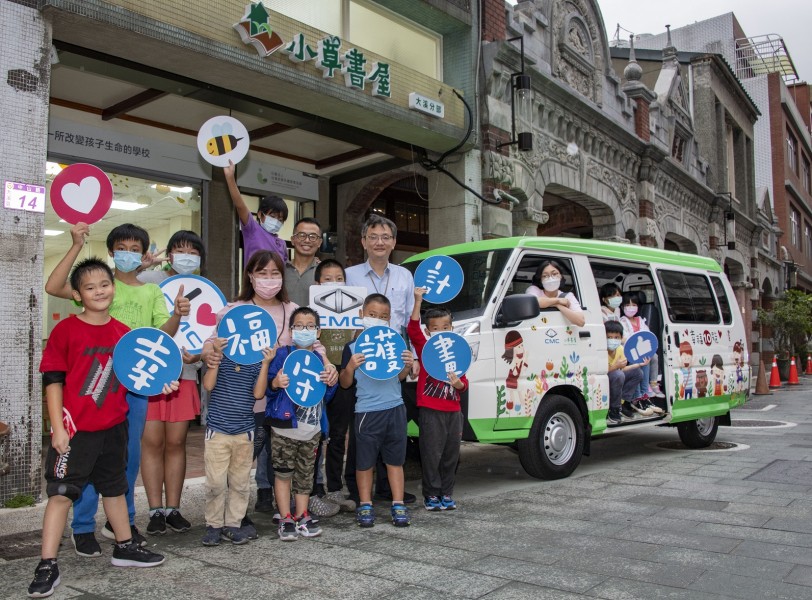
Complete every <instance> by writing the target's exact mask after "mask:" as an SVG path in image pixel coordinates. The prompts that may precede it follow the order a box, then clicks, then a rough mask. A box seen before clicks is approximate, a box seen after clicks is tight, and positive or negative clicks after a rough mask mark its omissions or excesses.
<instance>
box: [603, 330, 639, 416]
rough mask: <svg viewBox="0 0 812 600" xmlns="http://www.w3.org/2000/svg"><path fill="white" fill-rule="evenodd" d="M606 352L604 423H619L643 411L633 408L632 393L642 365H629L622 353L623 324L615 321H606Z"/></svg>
mask: <svg viewBox="0 0 812 600" xmlns="http://www.w3.org/2000/svg"><path fill="white" fill-rule="evenodd" d="M603 326H604V327H606V352H607V354H608V355H609V369H608V370H607V375H608V376H609V415H608V416H607V417H606V424H607V425H609V426H610V427H611V426H613V425H619V424H620V423H621V422H622V420H623V417H624V416H625V417H627V418H629V419H633V418H634V417H635V416H636V415H637V413H642V412H644V411H642V410H640V409H637V408H633V407H634V401H633V400H632V399H633V398H634V394H635V393H636V392H637V388H638V386H639V385H640V382H641V381H643V371H642V370H641V368H640V367H641V366H642V365H639V364H637V365H630V364H629V363H628V361H627V360H626V355H625V354H624V353H623V340H622V338H623V326H622V325H621V324H620V323H618V322H617V321H606V323H604V324H603Z"/></svg>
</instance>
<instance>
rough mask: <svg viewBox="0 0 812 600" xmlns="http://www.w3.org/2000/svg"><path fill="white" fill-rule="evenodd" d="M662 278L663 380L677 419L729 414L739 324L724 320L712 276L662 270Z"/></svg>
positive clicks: (675, 419)
mask: <svg viewBox="0 0 812 600" xmlns="http://www.w3.org/2000/svg"><path fill="white" fill-rule="evenodd" d="M657 278H658V281H659V283H660V287H661V291H662V294H663V299H664V307H665V311H664V312H665V314H664V321H665V323H666V325H665V335H664V339H663V343H664V345H665V347H664V357H663V358H664V360H663V363H664V365H663V380H664V382H665V383H666V386H665V390H666V393H667V394H668V399H669V402H671V404H672V419H671V421H672V422H680V421H690V420H694V419H701V418H704V417H711V416H716V415H723V414H726V413H727V412H728V411H729V402H730V397H731V393H732V389H733V387H732V386H733V383H734V382H735V376H736V371H735V367H734V360H733V346H734V340H733V326H732V323H725V322H724V321H723V319H722V314H721V311H720V309H719V306H718V304H717V301H716V293H715V291H714V289H713V286H712V284H711V281H710V279H709V276H708V274H707V273H703V272H690V271H688V272H686V271H685V270H684V269H683V270H680V271H677V270H674V269H670V268H658V269H657ZM731 378H733V379H731Z"/></svg>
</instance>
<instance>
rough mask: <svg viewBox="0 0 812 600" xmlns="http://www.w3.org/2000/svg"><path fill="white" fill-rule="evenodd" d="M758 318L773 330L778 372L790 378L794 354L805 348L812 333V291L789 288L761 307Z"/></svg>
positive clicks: (783, 377) (783, 378) (784, 377)
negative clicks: (769, 304) (766, 307)
mask: <svg viewBox="0 0 812 600" xmlns="http://www.w3.org/2000/svg"><path fill="white" fill-rule="evenodd" d="M758 319H759V321H760V322H761V324H762V325H764V326H765V327H768V328H769V329H770V330H771V331H772V343H773V350H774V351H775V355H776V358H777V360H778V372H779V374H780V375H781V379H782V380H786V379H787V378H788V377H789V366H790V358H791V356H792V355H793V353H797V352H798V351H800V350H803V348H805V347H806V344H807V342H808V341H809V336H810V335H812V295H809V294H806V293H804V292H802V291H800V290H787V291H786V293H785V294H784V296H783V297H782V298H780V299H778V300H776V301H775V302H774V303H773V305H772V307H771V308H768V309H763V308H760V309H759V310H758Z"/></svg>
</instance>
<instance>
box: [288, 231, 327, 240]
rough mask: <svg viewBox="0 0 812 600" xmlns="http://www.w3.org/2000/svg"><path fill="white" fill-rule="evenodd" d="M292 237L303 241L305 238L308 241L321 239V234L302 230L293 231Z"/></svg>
mask: <svg viewBox="0 0 812 600" xmlns="http://www.w3.org/2000/svg"><path fill="white" fill-rule="evenodd" d="M293 237H294V238H295V239H297V240H299V241H300V242H303V241H305V240H307V241H308V242H315V241H316V240H319V239H321V235H319V234H318V233H304V232H301V233H294V234H293Z"/></svg>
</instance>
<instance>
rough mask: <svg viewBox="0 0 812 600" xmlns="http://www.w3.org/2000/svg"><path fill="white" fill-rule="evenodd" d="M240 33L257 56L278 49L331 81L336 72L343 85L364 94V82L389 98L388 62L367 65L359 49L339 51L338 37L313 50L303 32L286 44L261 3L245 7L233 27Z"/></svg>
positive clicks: (330, 38) (331, 36) (317, 44)
mask: <svg viewBox="0 0 812 600" xmlns="http://www.w3.org/2000/svg"><path fill="white" fill-rule="evenodd" d="M233 27H234V29H235V30H236V31H237V33H239V34H240V38H241V39H242V41H243V43H244V44H251V45H252V46H254V48H256V50H257V52H258V53H259V55H260V56H262V57H265V56H270V55H271V54H273V53H274V52H275V51H276V50H278V49H279V48H282V47H283V46H284V48H283V50H282V51H283V52H284V53H285V54H286V55H287V57H288V59H290V60H291V61H292V62H295V63H302V62H307V61H314V62H315V63H316V68H318V69H320V70H321V72H322V77H324V78H325V79H331V78H333V77H335V75H336V73H342V74H343V75H344V85H345V86H347V87H349V88H354V89H357V90H361V91H364V89H365V87H366V84H367V82H370V83H371V85H372V90H371V91H372V95H373V96H379V97H383V98H391V96H392V88H391V84H392V81H391V77H390V73H389V63H383V62H373V63H372V64H371V65H370V68H369V69H367V68H366V64H367V62H369V61H368V60H367V58H366V56H364V53H363V52H361V51H360V50H359V49H358V48H349V49H348V50H346V51H342V49H341V44H342V41H341V38H339V37H338V36H335V35H328V36H326V37H323V38H322V39H320V40H318V41H317V43H316V47H315V48H313V46H311V45H310V44H308V43H307V41H306V39H305V36H304V34H303V33H298V34H296V35H295V36H293V39H292V40H291V41H290V42H287V43H286V42H285V41H284V40H283V39H282V38H281V37H280V36H279V34H278V33H276V32H275V31H274V29H273V24H272V23H271V17H270V15H269V14H268V11H267V10H266V9H265V6H264V5H263V4H262V2H251V3H250V4H248V5H247V6H246V7H245V14H244V15H243V17H242V19H240V21H239V22H237V23H235V24H234V25H233Z"/></svg>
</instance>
